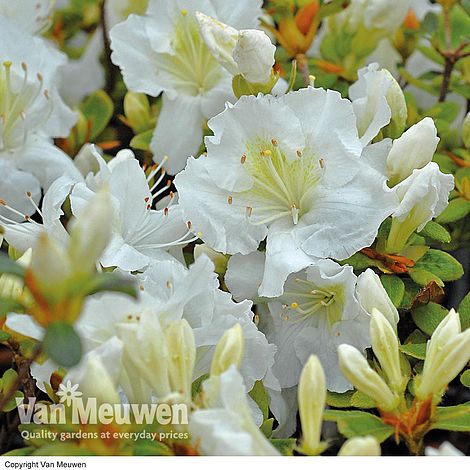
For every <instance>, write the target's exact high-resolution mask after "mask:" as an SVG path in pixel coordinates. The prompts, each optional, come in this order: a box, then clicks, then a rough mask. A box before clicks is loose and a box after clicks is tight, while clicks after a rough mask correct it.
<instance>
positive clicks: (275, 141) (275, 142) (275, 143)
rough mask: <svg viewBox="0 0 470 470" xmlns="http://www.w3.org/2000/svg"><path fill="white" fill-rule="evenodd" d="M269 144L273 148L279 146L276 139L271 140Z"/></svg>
mask: <svg viewBox="0 0 470 470" xmlns="http://www.w3.org/2000/svg"><path fill="white" fill-rule="evenodd" d="M271 143H272V144H273V145H274V147H277V146H278V145H279V142H278V141H277V140H276V139H271Z"/></svg>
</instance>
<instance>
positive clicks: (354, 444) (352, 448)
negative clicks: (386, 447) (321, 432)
mask: <svg viewBox="0 0 470 470" xmlns="http://www.w3.org/2000/svg"><path fill="white" fill-rule="evenodd" d="M381 453H382V452H381V449H380V444H379V443H378V441H377V439H376V438H375V437H373V436H364V437H352V438H350V439H348V440H347V441H346V442H345V443H344V444H343V445H342V446H341V449H340V450H339V452H338V456H342V457H346V456H353V455H355V456H379V455H381Z"/></svg>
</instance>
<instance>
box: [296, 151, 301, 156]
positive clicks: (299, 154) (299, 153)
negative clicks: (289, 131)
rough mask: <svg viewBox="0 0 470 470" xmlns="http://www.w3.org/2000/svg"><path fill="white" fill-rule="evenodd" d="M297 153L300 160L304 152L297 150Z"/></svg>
mask: <svg viewBox="0 0 470 470" xmlns="http://www.w3.org/2000/svg"><path fill="white" fill-rule="evenodd" d="M296 153H297V156H298V157H299V158H301V157H302V151H301V150H297V152H296Z"/></svg>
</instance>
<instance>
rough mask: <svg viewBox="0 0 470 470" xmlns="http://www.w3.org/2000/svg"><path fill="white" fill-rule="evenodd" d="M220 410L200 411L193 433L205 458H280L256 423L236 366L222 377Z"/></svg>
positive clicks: (193, 421)
mask: <svg viewBox="0 0 470 470" xmlns="http://www.w3.org/2000/svg"><path fill="white" fill-rule="evenodd" d="M219 379H220V382H219V387H218V390H217V391H218V395H219V397H218V402H219V406H213V407H211V408H208V409H199V410H196V411H195V412H193V413H192V414H191V416H190V418H189V431H190V434H191V438H192V440H193V442H195V443H198V445H199V447H200V449H201V450H202V453H203V454H204V455H247V456H253V455H265V456H266V455H279V452H278V451H277V450H276V449H275V448H274V447H273V446H272V445H271V444H270V442H269V441H268V440H267V439H266V437H265V436H264V435H263V433H262V432H261V431H260V430H259V428H258V426H257V425H256V424H255V423H254V421H253V418H252V414H251V410H250V407H249V402H248V399H247V396H246V391H245V390H246V387H245V386H244V384H243V378H242V376H241V375H240V373H239V372H238V371H237V369H236V367H235V366H231V367H230V368H229V369H228V370H227V371H226V372H224V373H223V374H222V375H221V376H220V377H219Z"/></svg>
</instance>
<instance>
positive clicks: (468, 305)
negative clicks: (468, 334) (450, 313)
mask: <svg viewBox="0 0 470 470" xmlns="http://www.w3.org/2000/svg"><path fill="white" fill-rule="evenodd" d="M457 312H459V315H460V323H461V325H462V330H466V329H467V328H470V292H469V293H468V294H467V295H466V296H465V297H464V299H463V300H462V302H460V305H459V306H458V308H457Z"/></svg>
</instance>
